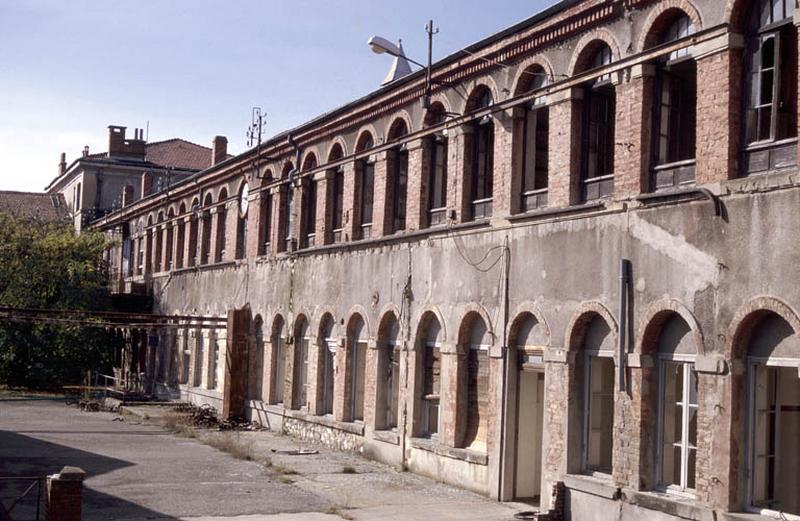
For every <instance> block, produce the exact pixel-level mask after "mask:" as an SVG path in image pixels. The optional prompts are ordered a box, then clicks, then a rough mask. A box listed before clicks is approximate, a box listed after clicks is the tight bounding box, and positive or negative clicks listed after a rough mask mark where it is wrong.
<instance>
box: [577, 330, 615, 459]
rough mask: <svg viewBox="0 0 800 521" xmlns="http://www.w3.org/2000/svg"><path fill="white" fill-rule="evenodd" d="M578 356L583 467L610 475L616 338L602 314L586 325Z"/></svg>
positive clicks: (612, 444) (612, 445)
mask: <svg viewBox="0 0 800 521" xmlns="http://www.w3.org/2000/svg"><path fill="white" fill-rule="evenodd" d="M579 356H580V359H579V371H578V372H579V374H578V375H577V376H578V378H579V381H580V383H581V385H582V387H583V393H581V398H582V401H583V454H582V469H583V470H584V471H585V472H602V473H605V474H611V470H612V467H611V464H612V457H613V456H612V455H613V447H614V443H613V440H614V340H613V337H612V335H611V330H610V328H609V327H608V324H607V323H606V321H605V320H604V319H603V318H602V317H600V315H594V317H593V318H592V319H590V322H589V323H588V325H587V326H586V331H585V333H584V335H583V341H582V342H581V352H580V353H579ZM580 373H583V374H580Z"/></svg>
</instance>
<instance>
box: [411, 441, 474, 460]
mask: <svg viewBox="0 0 800 521" xmlns="http://www.w3.org/2000/svg"><path fill="white" fill-rule="evenodd" d="M411 446H412V447H413V448H415V449H420V450H424V451H427V452H432V453H434V454H436V455H437V456H444V457H446V458H451V459H456V460H460V461H466V462H467V463H473V464H476V465H484V466H486V465H488V464H489V456H487V455H486V454H483V453H480V452H475V451H472V450H469V449H457V448H455V447H448V446H446V445H442V444H440V443H437V442H436V441H435V440H430V439H427V438H411Z"/></svg>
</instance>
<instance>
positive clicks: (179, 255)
mask: <svg viewBox="0 0 800 521" xmlns="http://www.w3.org/2000/svg"><path fill="white" fill-rule="evenodd" d="M185 218H186V204H184V203H181V205H180V207H179V208H178V223H177V232H176V233H177V234H178V237H177V241H176V246H175V247H176V250H177V251H176V252H175V267H176V268H177V269H181V268H183V266H184V250H185V249H186V221H185Z"/></svg>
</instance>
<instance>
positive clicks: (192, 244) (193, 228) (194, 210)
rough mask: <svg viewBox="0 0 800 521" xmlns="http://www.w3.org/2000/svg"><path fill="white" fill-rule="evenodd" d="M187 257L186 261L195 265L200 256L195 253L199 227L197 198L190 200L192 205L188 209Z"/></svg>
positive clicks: (190, 264)
mask: <svg viewBox="0 0 800 521" xmlns="http://www.w3.org/2000/svg"><path fill="white" fill-rule="evenodd" d="M189 212H190V216H189V248H188V251H189V257H188V258H187V259H186V262H187V264H188V265H189V266H197V264H198V263H199V260H200V256H199V255H198V254H197V252H198V247H199V241H198V240H197V239H198V235H199V228H200V223H199V221H198V214H199V212H200V201H198V200H197V199H195V200H193V201H192V207H191V209H190V210H189Z"/></svg>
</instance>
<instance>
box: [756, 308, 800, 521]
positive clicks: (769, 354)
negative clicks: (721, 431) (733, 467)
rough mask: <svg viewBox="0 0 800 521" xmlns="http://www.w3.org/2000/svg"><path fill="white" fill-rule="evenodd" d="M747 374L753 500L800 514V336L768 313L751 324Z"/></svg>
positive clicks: (761, 507)
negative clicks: (799, 491) (799, 372)
mask: <svg viewBox="0 0 800 521" xmlns="http://www.w3.org/2000/svg"><path fill="white" fill-rule="evenodd" d="M747 356H748V358H747V363H748V366H747V374H748V380H749V393H748V396H749V397H750V399H749V411H748V423H749V435H748V437H747V439H748V440H749V443H750V447H749V450H748V458H749V463H750V465H749V467H750V469H751V470H750V472H748V473H747V475H748V478H749V487H748V492H749V494H748V495H749V501H748V503H749V504H750V506H751V507H752V508H754V509H756V510H757V511H763V512H762V513H767V514H771V515H775V516H776V517H777V514H778V513H784V514H793V515H796V516H800V495H798V493H797V491H798V490H800V475H799V474H798V472H797V469H798V468H800V448H798V443H797V442H798V440H800V381H798V380H800V378H799V377H798V367H800V340H798V337H797V335H796V333H795V331H794V330H793V328H792V326H791V325H790V324H789V323H788V322H786V321H785V320H784V319H783V318H781V317H780V316H778V315H777V314H775V313H768V314H766V315H765V316H764V317H763V318H761V319H760V320H759V321H758V323H757V324H756V325H755V327H754V328H753V331H752V333H751V335H750V341H749V345H748V351H747Z"/></svg>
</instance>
